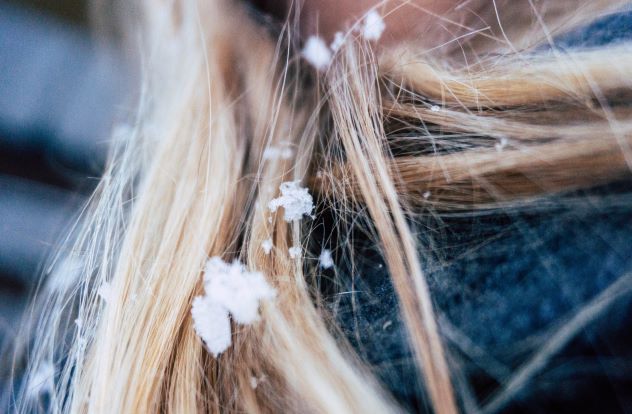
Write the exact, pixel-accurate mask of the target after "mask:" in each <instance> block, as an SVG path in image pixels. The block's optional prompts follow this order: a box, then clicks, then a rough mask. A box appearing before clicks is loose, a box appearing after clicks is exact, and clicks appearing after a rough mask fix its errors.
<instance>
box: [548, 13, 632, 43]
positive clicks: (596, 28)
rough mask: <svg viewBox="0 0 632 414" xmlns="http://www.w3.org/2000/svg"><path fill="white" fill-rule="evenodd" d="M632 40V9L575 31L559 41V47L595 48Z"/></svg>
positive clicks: (557, 41)
mask: <svg viewBox="0 0 632 414" xmlns="http://www.w3.org/2000/svg"><path fill="white" fill-rule="evenodd" d="M630 40H632V9H631V10H630V11H627V12H624V13H618V14H614V15H611V16H608V17H605V18H603V19H600V20H598V21H596V22H595V23H593V24H591V25H589V26H588V27H586V28H582V29H579V30H575V31H573V32H571V33H568V34H566V35H564V36H561V37H560V38H559V39H556V42H555V44H556V45H557V46H558V47H563V48H573V47H595V46H602V45H606V44H616V43H621V42H625V41H630Z"/></svg>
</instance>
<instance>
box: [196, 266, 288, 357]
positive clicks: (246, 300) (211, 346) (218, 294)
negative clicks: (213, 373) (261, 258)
mask: <svg viewBox="0 0 632 414" xmlns="http://www.w3.org/2000/svg"><path fill="white" fill-rule="evenodd" d="M204 292H205V295H204V296H198V297H196V298H195V299H194V300H193V305H192V307H191V315H192V316H193V325H194V327H195V331H196V332H197V334H198V335H199V336H200V337H201V338H202V340H203V341H204V343H205V344H206V346H207V348H208V350H209V351H210V352H211V354H213V356H215V357H217V356H218V355H219V354H221V353H222V352H224V351H225V350H226V349H227V348H228V347H229V346H230V344H231V327H230V318H229V316H232V318H233V320H234V321H235V322H237V323H240V324H243V325H249V324H252V323H254V322H256V321H257V319H258V318H259V303H260V301H262V300H271V299H273V298H274V297H275V296H276V291H275V290H274V288H272V287H271V286H270V285H269V284H268V282H267V281H266V280H265V278H264V277H263V274H262V273H260V272H250V271H247V270H246V268H245V266H244V265H243V264H242V263H241V262H240V261H239V260H235V261H234V262H232V263H226V262H224V261H223V260H222V259H221V258H219V257H212V258H211V259H209V260H208V262H207V263H206V267H205V270H204Z"/></svg>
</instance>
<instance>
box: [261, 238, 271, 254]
mask: <svg viewBox="0 0 632 414" xmlns="http://www.w3.org/2000/svg"><path fill="white" fill-rule="evenodd" d="M272 247H274V245H273V244H272V239H265V240H264V241H262V242H261V248H262V249H263V252H264V253H265V254H270V252H271V251H272Z"/></svg>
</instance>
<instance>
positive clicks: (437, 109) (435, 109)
mask: <svg viewBox="0 0 632 414" xmlns="http://www.w3.org/2000/svg"><path fill="white" fill-rule="evenodd" d="M430 110H431V111H432V112H439V111H440V110H441V108H440V107H439V105H432V106H431V107H430Z"/></svg>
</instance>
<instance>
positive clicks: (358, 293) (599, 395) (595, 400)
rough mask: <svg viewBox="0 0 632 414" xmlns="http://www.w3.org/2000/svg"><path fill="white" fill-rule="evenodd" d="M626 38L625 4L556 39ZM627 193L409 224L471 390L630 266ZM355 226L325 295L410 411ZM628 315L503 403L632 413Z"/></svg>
mask: <svg viewBox="0 0 632 414" xmlns="http://www.w3.org/2000/svg"><path fill="white" fill-rule="evenodd" d="M629 40H632V12H626V13H621V14H617V15H613V16H609V17H606V18H604V19H602V20H600V21H597V22H596V23H594V24H591V25H590V26H589V27H587V28H584V29H581V30H577V31H575V32H573V33H569V34H567V35H565V36H563V37H561V38H559V39H557V41H556V45H557V46H558V47H561V48H585V47H597V46H604V45H607V44H615V43H621V42H625V41H629ZM630 190H632V187H631V185H630V183H619V184H617V185H611V186H608V187H606V188H602V189H598V190H593V191H591V192H589V193H582V194H575V195H574V196H573V197H572V198H568V197H567V198H562V199H559V200H555V201H554V203H553V204H557V206H558V207H557V208H555V209H549V210H546V209H541V210H540V211H537V210H536V209H537V208H538V207H537V206H538V204H537V203H536V204H534V205H533V206H531V207H528V208H525V209H522V210H520V211H501V212H496V213H494V214H487V215H471V216H469V217H468V216H465V215H462V216H461V217H451V218H447V217H444V218H441V219H438V218H437V217H432V218H427V219H424V220H422V221H421V222H419V223H415V228H416V230H417V232H418V234H419V239H420V245H421V246H424V249H423V250H422V251H421V256H422V261H423V264H424V267H425V269H424V270H425V273H426V276H427V278H428V282H429V287H430V290H431V293H432V297H433V300H434V301H435V306H436V310H437V313H438V314H439V315H440V320H442V321H443V322H442V323H441V329H442V332H443V333H444V334H445V339H446V342H447V343H448V344H449V345H450V349H451V359H450V360H451V362H452V363H453V364H454V365H455V366H457V365H458V367H459V368H460V369H461V368H464V367H465V368H464V370H465V373H466V374H465V375H466V376H467V377H468V378H469V379H470V381H471V383H472V384H473V387H474V392H475V393H476V394H477V396H478V397H479V398H484V397H485V396H486V395H488V393H489V392H490V390H492V389H493V388H494V386H496V385H498V383H497V381H496V380H495V379H494V377H495V376H498V375H501V376H502V372H501V373H500V374H499V373H498V371H499V370H500V368H503V369H508V370H509V369H512V368H515V367H516V366H517V365H518V364H519V363H520V362H521V361H523V360H524V358H525V357H526V356H527V355H529V352H531V351H532V350H533V349H536V348H537V346H538V345H539V344H541V343H542V340H543V339H545V338H546V337H547V336H548V335H550V332H551V330H552V329H555V327H556V326H557V325H556V323H558V322H559V321H560V320H562V319H563V318H564V317H566V316H568V315H571V314H572V313H573V312H574V311H576V310H577V309H579V308H580V307H581V306H582V305H583V304H585V303H586V302H587V301H589V300H591V299H592V298H594V297H595V296H596V295H597V294H598V293H599V292H601V291H602V290H603V289H605V288H606V287H607V286H609V285H610V284H611V283H612V282H613V281H615V280H616V279H617V278H618V277H620V276H622V275H623V274H624V273H626V272H632V203H630V202H629V201H628V194H631V191H630ZM325 227H326V226H325ZM361 227H362V225H361V224H360V225H358V228H361ZM329 230H331V231H333V229H329ZM329 230H328V231H329ZM357 232H358V234H354V231H351V233H349V234H345V235H340V236H339V237H341V238H342V242H343V244H349V245H353V249H352V251H353V253H352V254H350V255H348V256H347V255H345V254H344V253H341V254H340V255H339V257H337V258H336V259H337V262H338V263H340V264H342V269H341V270H342V271H341V272H340V273H341V274H343V275H344V274H347V275H349V278H348V279H347V280H346V284H344V289H343V292H342V293H338V294H336V295H332V296H330V297H329V299H330V302H329V303H330V304H331V308H332V311H334V313H335V314H336V315H337V320H338V322H339V323H340V324H341V326H342V328H343V331H344V333H345V335H346V338H347V339H348V340H349V341H350V342H351V343H352V345H353V346H354V347H355V348H356V349H357V350H358V352H359V353H360V355H361V356H362V357H363V358H365V359H366V361H368V362H369V363H370V364H371V366H373V367H374V369H375V371H376V373H377V374H378V376H379V377H380V378H381V379H382V381H383V382H384V384H386V385H387V387H388V388H390V390H391V391H392V392H393V393H394V395H395V396H396V397H397V398H398V399H399V400H400V401H401V402H402V403H403V404H404V405H405V406H406V407H407V408H409V409H411V410H414V411H423V410H425V408H426V407H427V404H426V401H425V397H424V396H423V395H420V389H422V388H423V387H421V385H420V383H421V379H420V378H419V376H418V374H417V369H416V368H415V366H414V363H413V360H412V354H411V352H410V350H409V349H408V346H407V341H406V338H405V332H404V328H403V323H402V321H401V318H400V316H399V313H398V303H397V300H396V297H395V293H394V291H393V287H392V286H391V284H390V278H389V275H388V274H387V271H386V268H385V266H384V263H383V261H382V257H381V255H380V253H379V250H378V249H377V248H376V246H375V244H374V243H372V242H369V241H367V240H369V239H371V238H370V237H368V238H367V235H366V234H364V233H361V232H360V231H359V230H358V231H357ZM325 234H328V233H325ZM351 257H355V258H356V259H355V261H353V262H351ZM357 258H361V259H359V260H358V259H357ZM324 291H325V293H326V292H327V287H326V286H325V288H324ZM630 322H632V303H631V301H630V300H625V301H622V302H621V303H619V304H618V305H617V306H615V307H614V308H613V309H611V310H610V311H609V313H608V316H607V318H602V319H600V320H599V321H598V323H595V324H593V325H591V326H590V327H589V328H588V329H586V331H585V332H583V333H582V334H581V335H579V336H578V338H577V339H576V340H574V341H573V342H572V343H571V344H570V345H569V346H568V347H566V348H565V350H564V352H563V353H562V354H560V355H558V356H557V357H556V358H555V359H554V361H553V362H552V363H551V364H550V366H549V367H548V368H547V369H546V370H544V372H543V373H541V375H539V377H538V380H537V381H534V383H533V384H532V385H531V386H530V387H529V388H528V389H527V390H525V391H524V392H523V393H522V394H521V395H519V397H518V398H517V400H516V402H515V403H514V404H513V405H511V406H510V407H508V408H507V409H506V411H507V412H626V411H629V412H632V395H630V393H629V392H628V390H629V389H632V364H630V363H626V362H624V361H632V333H628V331H629V329H628V326H629V325H630ZM447 330H451V331H455V330H456V331H457V332H459V333H460V334H461V335H463V336H465V337H467V338H468V339H469V340H470V341H471V343H472V344H474V345H476V346H477V347H478V349H479V350H480V351H481V352H482V353H483V354H484V355H486V356H487V357H489V358H491V359H492V360H493V361H494V363H495V364H497V366H494V367H490V366H487V367H484V366H483V367H481V366H482V365H485V364H482V363H480V361H475V360H473V358H471V356H468V355H465V354H464V353H463V352H461V351H460V350H459V349H458V346H456V345H457V344H455V343H454V342H453V341H451V339H450V335H449V334H448V332H446V331H447ZM452 333H453V332H452ZM487 362H489V361H487ZM498 367H500V368H498ZM560 367H564V369H561V368H560ZM586 367H592V369H588V368H586ZM490 371H492V372H490Z"/></svg>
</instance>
